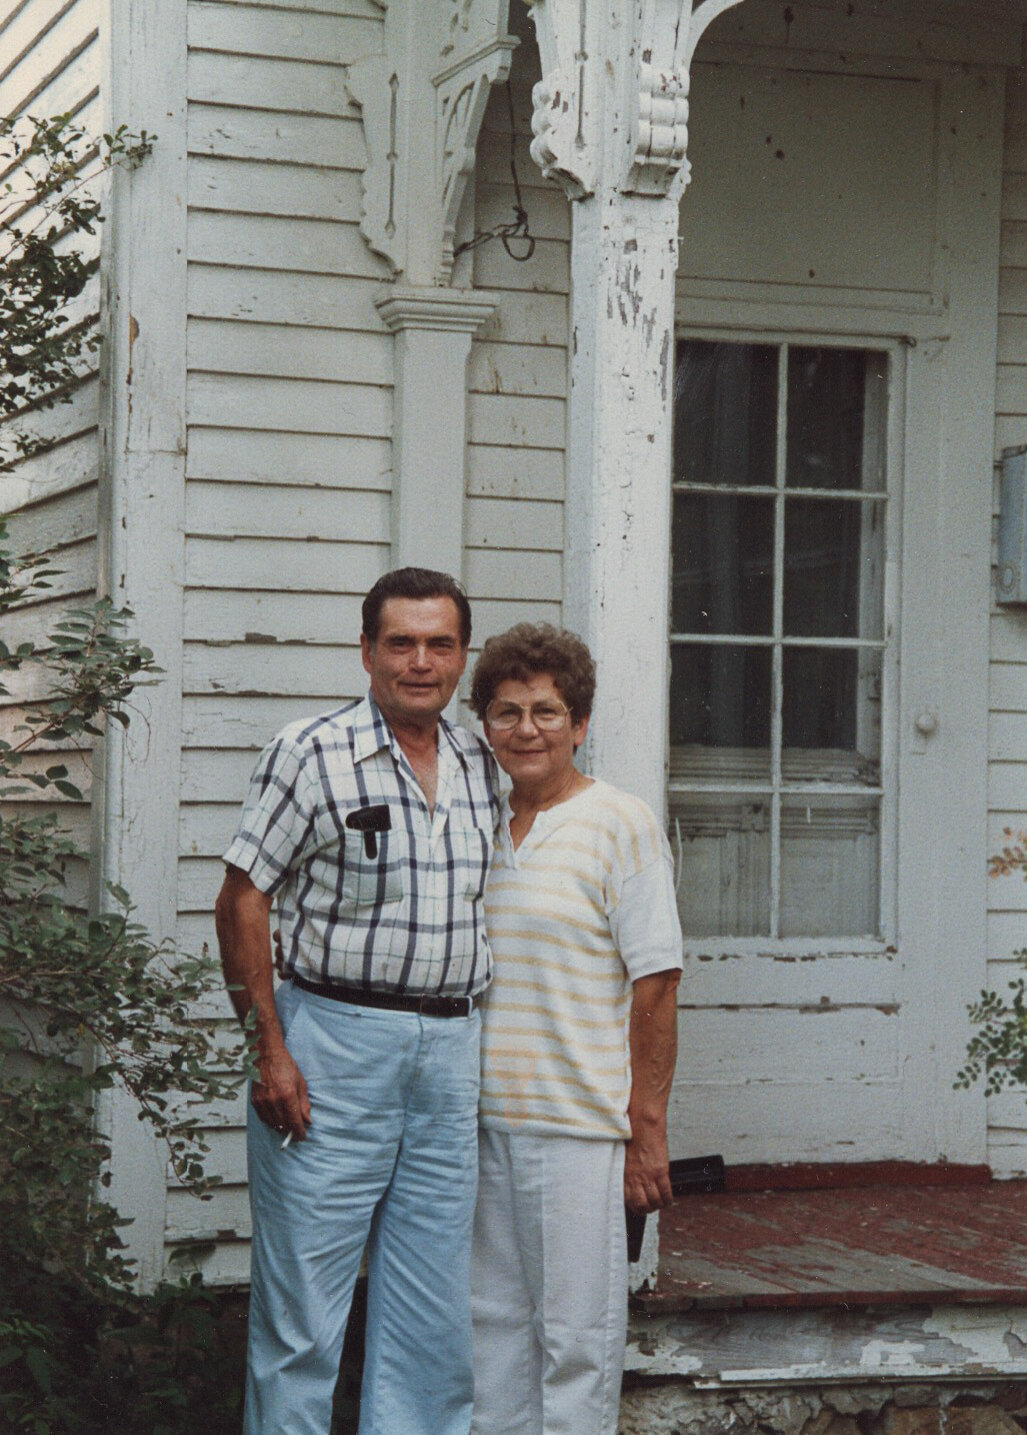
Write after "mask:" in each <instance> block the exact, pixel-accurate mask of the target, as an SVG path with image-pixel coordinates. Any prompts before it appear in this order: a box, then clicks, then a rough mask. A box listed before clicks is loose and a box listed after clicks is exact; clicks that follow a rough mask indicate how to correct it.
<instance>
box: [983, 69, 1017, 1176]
mask: <svg viewBox="0 0 1027 1435" xmlns="http://www.w3.org/2000/svg"><path fill="white" fill-rule="evenodd" d="M1004 169H1005V176H1004V183H1003V189H1002V250H1001V263H1002V269H1001V277H1000V284H999V325H998V373H997V397H996V425H995V430H996V432H995V442H996V456H998V454H999V453H1000V452H1001V450H1002V448H1004V447H1008V446H1012V445H1017V444H1023V443H1027V87H1025V84H1024V74H1023V71H1022V70H1021V71H1018V72H1013V73H1011V74H1010V77H1009V81H1008V86H1007V102H1006V134H1005V149H1004ZM990 705H991V716H990V722H989V732H988V743H989V773H988V838H989V852H992V853H993V852H996V851H998V850H999V849H1000V848H1001V847H1002V846H1003V845H1004V844H1005V842H1006V840H1007V839H1006V837H1005V829H1006V828H1009V829H1011V830H1012V831H1013V832H1014V833H1016V832H1019V831H1022V830H1024V829H1027V617H1025V616H1024V614H1023V613H1022V612H1021V611H1018V610H1017V609H1003V608H1001V607H999V606H998V605H993V609H992V617H991V675H990ZM988 898H989V902H988V906H989V917H988V980H989V983H990V984H991V985H992V986H993V987H995V988H996V989H997V990H999V991H1001V992H1003V994H1005V992H1006V988H1007V984H1008V982H1009V981H1011V980H1012V979H1013V978H1014V977H1015V976H1016V975H1017V969H1016V968H1015V966H1014V965H1013V964H1012V958H1013V954H1014V952H1015V951H1017V950H1018V949H1020V948H1023V947H1027V883H1025V882H1024V881H1023V880H1022V878H1021V877H1019V876H1011V877H995V878H992V879H991V880H990V881H989V883H988ZM988 1159H989V1161H990V1163H991V1166H992V1169H993V1170H994V1171H995V1172H996V1174H997V1175H1000V1176H1021V1175H1023V1174H1024V1173H1025V1172H1027V1093H1024V1094H1023V1095H1016V1094H1009V1093H1006V1094H1003V1095H1002V1096H1001V1097H993V1098H991V1099H990V1100H989V1102H988Z"/></svg>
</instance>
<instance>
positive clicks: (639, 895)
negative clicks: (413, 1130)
mask: <svg viewBox="0 0 1027 1435" xmlns="http://www.w3.org/2000/svg"><path fill="white" fill-rule="evenodd" d="M510 816H511V813H510V807H509V801H507V802H506V803H505V804H504V810H503V815H502V820H501V822H500V832H499V837H498V839H497V842H496V850H495V855H494V858H493V862H492V869H491V873H490V875H489V881H488V886H487V888H486V892H485V919H486V925H487V930H488V934H489V943H490V945H491V947H492V953H493V959H494V962H495V967H494V976H493V980H492V985H491V987H490V988H489V990H488V994H487V996H486V999H485V1005H484V1010H483V1026H482V1093H481V1108H480V1118H481V1124H482V1125H483V1126H487V1127H490V1128H492V1129H494V1130H501V1131H524V1132H530V1133H532V1134H541V1135H545V1134H552V1135H558V1136H583V1137H590V1138H593V1139H602V1140H609V1139H611V1138H613V1139H616V1138H626V1137H628V1136H629V1135H630V1134H631V1131H630V1126H629V1124H628V1097H629V1095H630V1091H631V1069H630V1059H629V1052H628V1016H629V1013H630V1009H631V984H632V982H634V981H637V980H638V979H639V978H640V977H644V976H648V975H650V974H651V973H653V972H662V971H667V970H668V969H670V968H672V967H675V968H676V967H680V966H681V928H680V925H679V923H678V914H677V903H676V899H675V894H674V881H673V871H672V864H671V857H670V848H669V846H668V843H667V838H666V835H665V833H664V831H663V829H662V827H661V826H660V824H659V823H658V822H657V820H656V818H655V816H654V815H653V813H652V812H651V811H650V809H649V808H648V807H647V806H646V805H645V803H644V802H641V801H639V799H638V798H636V797H632V796H630V795H629V794H628V793H625V792H619V791H618V790H617V789H616V788H614V787H611V786H610V784H609V783H606V782H598V781H597V782H593V783H592V785H591V786H590V787H588V788H585V789H584V790H583V791H582V792H579V793H577V794H576V795H575V796H574V797H571V798H569V799H568V800H567V801H566V802H561V803H558V804H557V806H555V807H552V808H550V809H548V811H545V812H540V813H539V814H538V815H537V816H536V818H535V820H534V822H533V823H532V826H531V830H530V831H529V832H528V834H527V836H526V837H525V838H524V840H523V841H522V843H521V845H520V847H519V848H518V849H517V851H516V852H515V851H514V848H513V842H512V840H511V838H510Z"/></svg>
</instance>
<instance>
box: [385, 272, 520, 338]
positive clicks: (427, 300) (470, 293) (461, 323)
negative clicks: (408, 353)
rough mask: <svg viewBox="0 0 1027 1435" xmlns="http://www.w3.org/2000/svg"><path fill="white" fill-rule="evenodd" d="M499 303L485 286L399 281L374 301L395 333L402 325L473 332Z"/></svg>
mask: <svg viewBox="0 0 1027 1435" xmlns="http://www.w3.org/2000/svg"><path fill="white" fill-rule="evenodd" d="M498 304H499V296H498V294H490V293H488V292H487V291H486V290H484V289H441V288H438V287H436V286H430V285H419V286H413V285H399V284H396V285H392V286H391V287H390V288H388V289H385V290H383V291H382V293H381V294H379V296H378V297H377V298H376V299H375V301H374V306H375V308H376V309H377V310H378V313H379V314H380V315H381V316H382V322H383V323H384V324H385V326H386V328H387V329H390V330H391V331H392V333H394V334H395V333H398V332H399V331H400V330H402V329H434V330H444V329H445V330H450V331H455V332H458V333H465V334H473V333H475V331H476V330H478V329H480V328H481V326H482V324H484V323H485V321H486V320H487V319H490V318H491V317H492V315H493V314H494V313H495V312H496V308H497V306H498Z"/></svg>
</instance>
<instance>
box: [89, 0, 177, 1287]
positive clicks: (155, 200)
mask: <svg viewBox="0 0 1027 1435" xmlns="http://www.w3.org/2000/svg"><path fill="white" fill-rule="evenodd" d="M101 13H102V14H103V20H102V22H101V27H102V34H103V40H104V45H105V51H106V55H105V66H104V75H103V98H104V114H105V120H104V128H105V129H107V130H109V131H113V130H114V129H116V127H117V126H118V125H120V124H125V125H127V126H128V127H129V129H130V130H131V131H133V132H138V131H139V130H141V129H146V130H148V131H149V132H150V133H151V134H156V135H157V136H158V138H157V142H156V144H155V146H154V150H153V153H152V155H151V156H150V157H149V159H147V160H145V161H144V162H143V164H141V165H140V166H139V168H138V169H136V170H127V169H119V170H117V171H116V172H115V174H114V177H113V182H112V185H111V191H110V196H109V201H108V204H107V212H108V222H107V224H106V225H105V226H104V249H103V261H102V275H103V297H102V314H101V323H102V325H103V329H104V335H105V343H104V362H103V370H102V383H103V412H102V419H101V444H102V448H101V484H100V533H101V559H100V562H101V572H100V586H101V591H103V592H106V593H109V594H110V596H111V598H113V600H114V602H115V603H117V604H119V605H120V604H124V603H127V604H129V605H130V606H131V607H132V609H133V610H134V612H135V619H134V622H133V630H134V631H135V632H136V633H137V634H138V635H139V636H140V638H141V639H142V640H143V642H145V643H146V644H147V645H148V646H149V647H151V648H152V649H153V650H154V653H155V655H156V658H157V661H158V662H159V663H160V665H161V667H162V668H163V669H164V674H163V676H162V678H161V680H160V682H159V683H157V684H156V685H155V686H153V687H149V688H143V689H141V690H140V691H139V693H138V694H137V695H136V697H135V698H134V700H133V704H134V707H135V708H136V712H135V713H134V714H133V718H132V724H131V727H130V728H129V729H128V731H127V732H125V731H124V730H123V729H122V728H121V727H120V726H119V725H118V724H117V723H112V724H111V725H110V727H109V729H108V732H107V736H106V738H105V740H104V748H103V754H102V768H103V780H102V782H100V783H98V784H97V788H96V790H97V791H98V792H99V793H100V794H101V795H100V797H99V798H98V800H97V802H96V806H95V809H94V822H95V826H96V829H97V831H96V834H95V835H96V842H95V849H97V850H99V853H100V870H99V872H98V874H97V875H98V876H99V877H100V878H102V879H103V880H104V881H109V882H118V883H120V884H121V885H122V886H123V887H125V888H126V890H127V891H128V892H129V894H130V895H131V897H132V900H133V901H134V902H135V903H136V911H135V917H136V919H137V920H138V921H140V922H142V923H143V924H144V925H145V926H146V928H147V929H148V930H149V932H150V933H151V935H152V936H153V937H154V939H155V940H157V941H161V940H163V939H165V938H170V939H173V938H174V936H175V924H176V909H177V895H178V887H177V881H176V872H177V867H178V795H179V786H180V780H181V731H182V585H183V565H184V536H183V530H184V507H185V325H186V297H185V281H186V255H185V211H186V186H185V178H186V175H185V171H186V138H185V64H186V27H185V10H184V7H178V6H170V7H166V6H164V5H163V4H162V3H161V0H107V4H106V6H105V7H104V8H103V11H102V12H101ZM96 900H97V901H98V902H99V903H100V904H101V905H105V904H106V903H107V902H108V901H109V898H108V897H107V894H106V891H105V889H104V888H103V887H102V885H101V886H100V887H99V890H98V893H97V897H96ZM98 1119H99V1120H100V1121H101V1123H102V1124H103V1126H104V1128H105V1129H106V1131H107V1132H108V1134H109V1136H110V1139H111V1144H112V1152H113V1154H112V1160H111V1185H110V1187H109V1189H107V1190H106V1191H105V1192H104V1193H103V1197H104V1199H105V1200H109V1201H111V1202H112V1204H113V1205H114V1206H116V1207H117V1209H118V1211H119V1212H120V1213H121V1214H122V1215H123V1216H126V1217H129V1218H130V1219H131V1221H132V1224H131V1225H130V1226H128V1227H127V1228H126V1230H125V1232H124V1234H123V1239H124V1240H125V1242H126V1245H127V1246H128V1250H129V1254H130V1255H131V1256H132V1257H133V1258H134V1259H135V1260H136V1261H137V1263H138V1265H137V1271H138V1277H139V1283H140V1285H141V1286H142V1287H143V1288H144V1289H151V1288H152V1287H153V1286H154V1285H155V1284H156V1282H157V1281H158V1280H159V1279H160V1278H161V1276H162V1274H163V1265H164V1215H165V1203H166V1187H165V1173H166V1164H167V1154H166V1151H165V1149H164V1147H163V1146H162V1145H161V1144H160V1143H158V1142H157V1141H156V1140H155V1139H154V1136H153V1134H152V1132H151V1131H150V1129H149V1127H147V1126H146V1125H145V1124H144V1123H142V1122H140V1121H139V1120H138V1117H137V1108H136V1106H135V1103H134V1102H132V1101H131V1100H130V1099H129V1098H128V1096H127V1095H126V1094H125V1093H124V1092H123V1091H120V1090H118V1089H117V1088H115V1089H114V1090H112V1091H111V1092H109V1093H107V1096H106V1100H105V1101H104V1102H103V1104H102V1107H101V1109H100V1110H99V1112H98Z"/></svg>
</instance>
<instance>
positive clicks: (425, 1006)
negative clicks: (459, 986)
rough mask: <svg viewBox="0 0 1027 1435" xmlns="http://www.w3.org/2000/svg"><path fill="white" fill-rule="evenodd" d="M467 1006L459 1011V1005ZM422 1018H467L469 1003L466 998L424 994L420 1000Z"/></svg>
mask: <svg viewBox="0 0 1027 1435" xmlns="http://www.w3.org/2000/svg"><path fill="white" fill-rule="evenodd" d="M463 1002H466V1003H467V1006H466V1008H465V1009H464V1010H461V1003H463ZM420 1010H421V1014H422V1015H423V1016H469V1015H470V1011H471V1003H470V999H469V998H468V997H446V996H442V995H441V994H440V993H438V992H425V993H424V994H423V995H422V997H421V1000H420Z"/></svg>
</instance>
